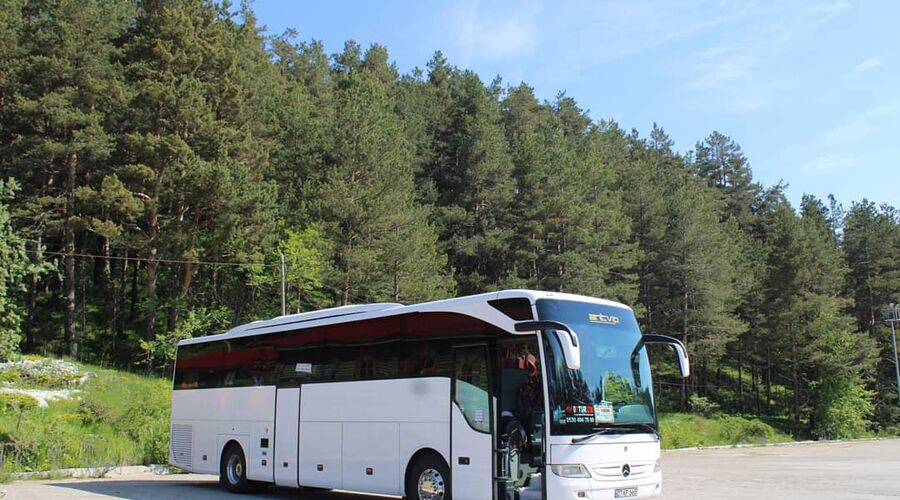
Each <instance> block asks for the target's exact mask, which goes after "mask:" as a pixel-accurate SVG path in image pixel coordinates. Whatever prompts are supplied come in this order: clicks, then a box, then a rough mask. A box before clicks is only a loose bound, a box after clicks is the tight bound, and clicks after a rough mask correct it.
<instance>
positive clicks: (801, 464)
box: [0, 439, 900, 500]
mask: <svg viewBox="0 0 900 500" xmlns="http://www.w3.org/2000/svg"><path fill="white" fill-rule="evenodd" d="M662 465H663V496H662V498H664V499H666V500H685V499H699V498H713V499H754V500H759V499H760V498H762V499H763V500H775V499H780V498H789V499H809V500H813V499H816V500H828V499H841V500H852V499H886V498H895V499H896V498H900V439H891V440H872V441H851V442H836V443H835V442H832V443H813V444H796V445H788V446H768V447H755V448H726V449H705V450H678V451H668V452H664V453H663V458H662ZM4 492H5V498H4ZM223 497H224V498H229V497H231V498H241V499H247V500H251V499H283V500H286V499H294V500H374V499H376V498H384V497H376V496H370V495H352V494H346V493H333V492H327V493H322V492H307V491H299V490H294V489H284V488H271V489H269V490H266V491H265V492H263V493H261V494H257V495H242V496H237V495H234V496H232V495H228V494H227V493H225V491H224V490H223V489H221V488H220V487H219V485H218V482H217V479H216V478H215V477H213V476H202V475H196V474H178V475H169V476H158V475H154V474H151V473H147V472H141V473H123V474H116V473H112V474H110V475H109V477H106V478H103V479H67V480H57V481H18V482H14V483H11V484H5V485H0V498H3V500H34V499H46V500H70V499H107V500H108V499H113V498H115V499H128V500H184V499H198V500H205V499H218V498H223ZM551 500H552V499H551Z"/></svg>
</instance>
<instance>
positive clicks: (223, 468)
mask: <svg viewBox="0 0 900 500" xmlns="http://www.w3.org/2000/svg"><path fill="white" fill-rule="evenodd" d="M219 482H220V483H222V486H225V488H226V489H227V490H228V491H230V492H232V493H250V492H252V491H256V489H257V487H258V486H257V484H256V482H254V481H251V480H249V479H247V460H245V459H244V450H242V449H241V446H240V445H239V444H237V443H231V444H229V445H228V446H226V447H225V451H224V452H222V463H221V465H220V467H219Z"/></svg>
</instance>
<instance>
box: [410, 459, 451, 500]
mask: <svg viewBox="0 0 900 500" xmlns="http://www.w3.org/2000/svg"><path fill="white" fill-rule="evenodd" d="M450 483H451V481H450V466H449V464H448V463H447V461H446V460H445V459H444V457H443V455H441V454H440V453H439V452H438V451H437V450H434V449H432V448H422V449H420V450H418V451H416V452H415V453H414V454H413V456H412V457H410V459H409V462H408V463H407V464H406V474H405V475H404V481H403V485H404V494H405V496H404V498H405V499H406V500H420V499H422V500H451V498H452V496H451V487H450ZM420 492H423V493H429V494H424V495H423V494H420Z"/></svg>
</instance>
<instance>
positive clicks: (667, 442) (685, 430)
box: [659, 413, 792, 449]
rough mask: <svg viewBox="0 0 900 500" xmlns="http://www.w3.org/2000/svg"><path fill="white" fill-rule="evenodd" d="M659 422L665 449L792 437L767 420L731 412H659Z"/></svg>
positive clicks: (779, 441) (774, 440)
mask: <svg viewBox="0 0 900 500" xmlns="http://www.w3.org/2000/svg"><path fill="white" fill-rule="evenodd" d="M659 426H660V433H661V434H662V447H663V448H665V449H671V448H689V447H693V446H715V445H735V444H766V443H783V442H788V441H792V439H791V437H790V436H788V435H786V434H782V433H780V432H778V431H777V430H776V429H775V428H774V427H772V426H771V425H769V424H767V423H765V422H762V421H760V420H756V419H748V418H744V417H737V416H731V415H722V414H714V415H707V416H704V415H699V414H696V413H666V414H661V415H660V418H659Z"/></svg>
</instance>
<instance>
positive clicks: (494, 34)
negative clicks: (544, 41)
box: [448, 0, 540, 66]
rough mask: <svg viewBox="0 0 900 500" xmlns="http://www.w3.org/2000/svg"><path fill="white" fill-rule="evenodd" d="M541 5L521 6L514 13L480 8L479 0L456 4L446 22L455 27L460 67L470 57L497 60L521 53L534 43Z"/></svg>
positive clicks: (525, 52)
mask: <svg viewBox="0 0 900 500" xmlns="http://www.w3.org/2000/svg"><path fill="white" fill-rule="evenodd" d="M539 8H540V4H539V3H536V2H533V3H531V4H528V5H524V6H522V7H521V8H519V9H518V10H517V11H516V12H509V11H508V10H502V9H497V8H495V6H490V5H488V6H487V7H483V6H482V4H481V2H479V1H478V0H472V1H469V2H465V3H461V4H458V5H457V7H456V8H455V9H454V10H453V11H452V12H451V13H450V15H449V16H450V22H449V23H448V25H450V26H457V27H458V32H457V34H456V37H455V42H456V45H457V46H458V48H459V49H460V51H461V55H462V61H460V63H461V64H462V65H463V66H466V65H468V64H469V63H470V62H471V61H472V60H496V59H501V58H507V57H517V56H523V55H527V54H529V53H531V52H532V51H533V50H534V49H535V47H536V46H537V42H538V38H539V32H538V29H537V23H538V16H537V11H538V10H539Z"/></svg>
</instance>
